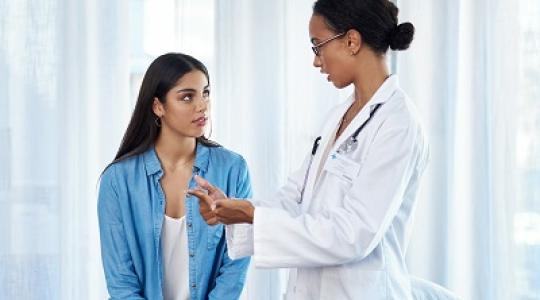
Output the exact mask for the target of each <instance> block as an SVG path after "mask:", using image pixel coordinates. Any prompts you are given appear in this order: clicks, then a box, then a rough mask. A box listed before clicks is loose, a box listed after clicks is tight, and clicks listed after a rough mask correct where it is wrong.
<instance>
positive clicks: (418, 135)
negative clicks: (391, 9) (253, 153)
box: [226, 75, 428, 300]
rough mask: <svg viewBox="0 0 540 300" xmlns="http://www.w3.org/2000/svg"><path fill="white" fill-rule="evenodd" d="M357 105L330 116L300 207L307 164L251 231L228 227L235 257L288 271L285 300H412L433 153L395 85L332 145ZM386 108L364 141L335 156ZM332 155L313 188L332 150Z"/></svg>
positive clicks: (261, 211) (261, 207) (262, 207)
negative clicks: (419, 209)
mask: <svg viewBox="0 0 540 300" xmlns="http://www.w3.org/2000/svg"><path fill="white" fill-rule="evenodd" d="M352 101H353V97H352V96H351V97H350V98H349V100H348V101H346V102H345V103H343V104H341V105H339V106H337V107H336V108H335V109H333V110H332V112H331V113H330V116H329V118H328V121H327V122H326V124H325V125H324V127H323V130H322V132H321V135H322V140H321V143H320V147H319V149H318V151H317V153H316V155H315V156H314V159H313V163H312V166H311V168H310V170H309V174H308V180H307V184H306V188H305V194H304V197H303V199H304V200H303V202H302V203H301V204H298V203H297V201H298V200H299V199H300V191H301V189H302V185H303V182H304V176H305V174H306V172H307V169H308V160H309V155H308V158H307V159H306V160H305V162H304V164H303V165H302V166H301V168H300V169H299V170H298V171H297V172H295V173H293V174H292V175H291V176H290V178H289V180H288V182H287V183H286V184H285V185H284V186H283V187H282V188H281V189H280V191H279V192H278V194H277V195H276V197H274V198H272V199H257V198H254V199H253V202H254V203H255V204H256V208H255V215H254V219H253V220H254V221H253V225H248V224H239V225H230V226H227V229H226V235H227V244H228V251H229V256H230V257H232V258H239V257H242V256H246V255H253V262H254V264H255V266H256V267H263V268H291V272H290V276H289V283H288V288H287V295H286V297H285V298H286V299H295V300H296V299H298V300H300V299H329V300H331V299H355V300H356V299H370V300H371V299H400V300H402V299H410V298H411V287H410V281H409V275H408V271H407V267H406V265H405V252H406V249H407V245H408V241H409V236H410V232H411V228H412V223H413V217H412V216H413V212H414V209H415V204H416V200H415V199H416V192H417V190H418V185H419V180H420V177H421V175H422V172H423V170H424V169H425V165H426V161H427V157H428V147H427V143H426V140H425V137H424V132H423V130H422V126H421V124H420V122H419V118H418V114H417V112H416V109H415V107H414V105H413V103H412V102H411V101H410V100H409V99H408V97H407V96H406V95H405V93H404V92H403V91H402V90H401V89H400V88H399V85H398V81H397V78H396V76H395V75H394V76H391V77H389V78H388V79H387V80H386V81H385V82H384V84H383V85H382V86H381V87H380V88H379V89H378V90H377V92H376V93H375V94H374V96H373V97H372V99H371V100H370V101H369V102H368V103H367V104H366V105H365V106H364V108H363V109H362V110H361V111H360V112H359V113H358V114H357V116H356V117H355V118H354V120H353V121H352V122H351V123H350V125H349V126H348V127H347V128H346V130H345V131H344V132H343V133H342V134H341V136H340V137H339V138H338V140H337V141H336V142H335V143H334V144H333V145H332V144H330V145H329V143H332V142H333V140H334V138H335V131H336V128H337V126H339V121H340V119H341V117H342V116H343V114H344V113H345V111H346V110H347V108H348V107H349V106H350V105H351V103H352ZM378 103H383V105H382V106H381V107H380V109H379V110H378V111H377V112H376V113H375V115H374V116H373V118H372V120H371V121H370V122H369V123H368V125H367V126H366V127H365V128H364V129H363V130H362V131H361V132H360V134H359V135H358V147H357V148H356V150H354V151H352V152H351V153H347V154H345V155H344V157H343V156H339V155H338V156H334V155H335V154H336V150H337V148H338V147H339V146H340V145H341V144H342V143H343V142H344V141H345V140H346V139H347V138H348V137H349V136H350V135H351V134H352V133H353V132H354V131H355V130H356V129H357V128H358V127H359V126H360V125H361V124H362V123H363V122H364V121H365V120H366V119H367V118H368V117H369V114H370V111H371V109H373V107H374V106H375V104H378ZM327 146H329V147H331V148H329V149H331V150H330V151H329V152H327V153H328V157H327V159H326V160H324V165H323V166H322V171H321V173H320V177H319V178H318V181H317V182H315V178H316V176H317V172H318V170H319V166H320V164H321V161H322V160H321V158H322V156H323V153H325V151H324V150H325V149H326V147H327Z"/></svg>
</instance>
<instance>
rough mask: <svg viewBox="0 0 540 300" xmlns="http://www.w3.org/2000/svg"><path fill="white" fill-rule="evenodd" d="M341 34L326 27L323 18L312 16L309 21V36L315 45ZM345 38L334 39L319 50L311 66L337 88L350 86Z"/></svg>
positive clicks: (348, 57) (348, 60) (350, 78)
mask: <svg viewBox="0 0 540 300" xmlns="http://www.w3.org/2000/svg"><path fill="white" fill-rule="evenodd" d="M339 33H341V32H334V31H332V30H331V29H330V28H328V26H327V25H326V23H325V21H324V17H322V16H320V15H312V16H311V19H310V21H309V36H310V38H311V43H312V44H313V45H317V44H319V43H321V42H323V41H325V40H328V39H329V38H331V37H333V36H335V35H337V34H339ZM346 43H347V36H346V35H344V36H342V37H339V38H336V39H334V40H332V41H330V42H328V43H325V44H324V45H322V46H321V47H320V48H319V55H315V57H314V60H313V66H314V67H316V68H319V69H320V71H321V73H323V74H327V75H328V76H327V78H326V79H327V80H328V81H330V82H332V83H333V84H334V85H335V86H336V87H337V88H343V87H346V86H348V85H349V84H351V82H352V77H351V76H350V72H349V71H350V70H349V69H350V55H349V54H350V53H349V51H348V49H347V44H346Z"/></svg>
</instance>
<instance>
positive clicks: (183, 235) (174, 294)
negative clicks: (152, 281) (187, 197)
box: [161, 215, 189, 300]
mask: <svg viewBox="0 0 540 300" xmlns="http://www.w3.org/2000/svg"><path fill="white" fill-rule="evenodd" d="M188 252H189V250H188V242H187V230H186V217H185V216H183V217H182V218H180V219H174V218H171V217H169V216H167V215H165V218H163V228H162V229H161V257H162V263H163V299H164V300H189V253H188Z"/></svg>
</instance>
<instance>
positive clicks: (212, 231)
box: [208, 224, 224, 249]
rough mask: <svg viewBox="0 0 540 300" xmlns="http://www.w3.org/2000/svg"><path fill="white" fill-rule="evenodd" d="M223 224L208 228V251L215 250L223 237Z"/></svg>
mask: <svg viewBox="0 0 540 300" xmlns="http://www.w3.org/2000/svg"><path fill="white" fill-rule="evenodd" d="M223 228H224V227H223V224H218V225H213V226H208V249H214V248H216V246H217V244H218V243H219V240H220V239H221V237H222V236H223Z"/></svg>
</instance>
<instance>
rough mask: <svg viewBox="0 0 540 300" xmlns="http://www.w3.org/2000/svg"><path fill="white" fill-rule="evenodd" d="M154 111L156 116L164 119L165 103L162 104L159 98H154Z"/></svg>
mask: <svg viewBox="0 0 540 300" xmlns="http://www.w3.org/2000/svg"><path fill="white" fill-rule="evenodd" d="M152 110H153V111H154V114H155V115H156V116H158V117H159V118H161V117H163V115H164V114H165V108H164V107H163V103H161V101H159V99H158V98H157V97H154V102H153V103H152Z"/></svg>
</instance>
